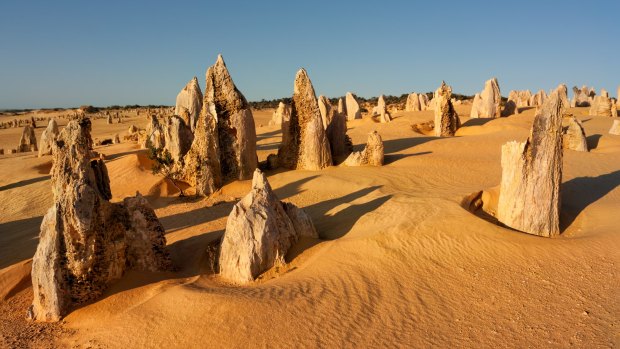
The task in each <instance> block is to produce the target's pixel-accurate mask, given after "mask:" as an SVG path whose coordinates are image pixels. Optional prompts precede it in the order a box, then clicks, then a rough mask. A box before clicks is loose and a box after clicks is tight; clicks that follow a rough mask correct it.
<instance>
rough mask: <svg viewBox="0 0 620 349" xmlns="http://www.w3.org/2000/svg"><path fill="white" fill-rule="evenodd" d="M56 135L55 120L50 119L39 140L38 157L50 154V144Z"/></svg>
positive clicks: (56, 124)
mask: <svg viewBox="0 0 620 349" xmlns="http://www.w3.org/2000/svg"><path fill="white" fill-rule="evenodd" d="M57 136H58V123H56V120H54V119H50V121H49V123H48V124H47V128H45V130H44V131H43V133H42V134H41V139H40V140H39V157H42V156H43V155H51V154H52V145H53V143H54V142H55V141H56V137H57Z"/></svg>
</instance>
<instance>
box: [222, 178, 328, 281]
mask: <svg viewBox="0 0 620 349" xmlns="http://www.w3.org/2000/svg"><path fill="white" fill-rule="evenodd" d="M302 236H308V237H313V238H318V234H317V232H316V230H315V228H314V225H313V224H312V220H311V219H310V217H309V216H308V215H307V214H306V213H305V212H304V211H303V210H301V209H299V208H297V207H296V206H294V205H292V204H290V203H282V202H281V201H280V200H278V198H277V197H276V195H275V194H274V192H273V190H272V189H271V186H270V185H269V182H268V181H267V179H266V177H265V175H264V174H263V173H262V172H261V171H260V170H256V171H255V173H254V178H253V180H252V190H251V191H250V193H248V194H247V195H246V196H245V197H244V198H242V199H241V200H240V201H239V202H238V203H237V204H236V205H235V206H234V207H233V209H232V211H231V213H230V215H229V216H228V221H227V222H226V232H225V233H224V236H223V238H222V244H221V248H220V256H219V265H220V275H221V277H222V278H224V279H226V280H228V281H231V282H233V283H238V284H244V283H248V282H251V281H253V280H254V279H256V278H257V277H258V276H259V275H260V274H262V273H263V272H265V271H267V270H268V269H270V268H272V267H273V266H274V265H276V264H278V263H284V256H286V254H287V252H288V250H289V249H290V248H291V246H293V245H294V244H295V243H296V242H297V241H298V239H299V238H300V237H302Z"/></svg>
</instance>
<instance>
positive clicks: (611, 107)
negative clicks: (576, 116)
mask: <svg viewBox="0 0 620 349" xmlns="http://www.w3.org/2000/svg"><path fill="white" fill-rule="evenodd" d="M614 114H615V115H614ZM588 115H591V116H607V117H612V116H614V117H615V116H616V115H617V112H616V106H615V103H613V102H612V100H611V99H610V98H609V94H608V93H607V91H605V90H601V95H600V96H595V97H594V98H593V99H592V101H591V104H590V109H589V111H588Z"/></svg>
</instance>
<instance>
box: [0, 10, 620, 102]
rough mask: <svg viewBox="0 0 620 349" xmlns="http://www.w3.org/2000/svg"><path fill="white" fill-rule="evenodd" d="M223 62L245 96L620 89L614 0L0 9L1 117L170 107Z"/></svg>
mask: <svg viewBox="0 0 620 349" xmlns="http://www.w3.org/2000/svg"><path fill="white" fill-rule="evenodd" d="M218 53H222V54H223V56H224V60H225V61H226V64H227V66H228V68H229V70H230V72H231V75H232V77H233V79H234V81H235V83H236V85H237V87H238V88H239V89H240V90H241V91H242V92H243V93H244V94H245V96H246V98H247V99H248V100H260V99H262V98H265V99H272V98H279V97H286V96H290V95H291V94H292V92H293V81H294V77H295V73H296V71H297V70H298V69H299V68H300V67H305V68H306V70H307V71H308V73H309V75H310V78H311V79H312V82H313V84H314V87H315V90H316V92H317V94H324V95H327V96H331V97H335V96H341V95H344V93H345V92H346V91H352V92H355V93H357V94H358V95H361V96H364V97H370V96H376V95H379V94H381V93H383V94H392V95H400V94H402V93H408V92H412V91H416V92H426V91H432V90H434V89H436V88H437V86H439V84H440V82H441V80H446V82H447V83H448V84H450V85H451V86H452V88H453V91H454V92H456V93H462V94H474V93H475V92H477V91H479V90H481V89H482V88H483V85H484V81H485V80H487V79H489V78H491V77H493V76H496V77H497V78H498V79H499V83H500V87H501V90H502V95H504V96H506V95H508V92H509V90H511V89H530V90H538V89H540V88H543V89H545V90H549V89H550V88H552V87H555V86H556V85H557V84H558V83H561V82H564V83H566V84H567V85H568V87H569V89H570V88H571V87H572V86H573V85H579V86H581V85H583V84H587V85H588V86H593V87H595V88H596V89H597V92H598V90H599V89H600V88H605V89H607V90H608V91H610V93H611V95H612V96H616V89H617V87H618V85H619V84H620V0H607V1H597V0H593V1H586V0H580V1H573V0H568V1H544V0H534V1H530V0H527V1H497V0H496V1H475V0H469V1H446V0H444V1H433V0H426V1H372V2H371V1H363V0H360V1H346V2H345V1H336V0H332V1H295V0H288V1H268V0H265V1H258V0H254V1H225V0H220V1H189V0H186V1H181V2H179V1H174V2H173V1H166V2H164V1H129V0H126V1H86V0H84V1H64V0H58V1H49V0H46V1H27V0H19V1H12V0H2V1H1V2H0V109H7V108H42V107H70V106H79V105H83V104H91V105H95V106H107V105H114V104H119V105H126V104H142V105H145V104H167V105H173V104H174V102H175V98H176V95H177V93H178V92H179V90H180V89H181V88H183V86H184V85H185V84H186V83H187V82H188V81H189V80H190V79H191V78H192V77H193V76H197V77H198V80H199V82H200V85H201V88H202V89H203V90H204V87H205V86H204V81H205V71H206V69H207V67H208V66H210V65H212V64H213V63H214V62H215V59H216V57H217V54H218Z"/></svg>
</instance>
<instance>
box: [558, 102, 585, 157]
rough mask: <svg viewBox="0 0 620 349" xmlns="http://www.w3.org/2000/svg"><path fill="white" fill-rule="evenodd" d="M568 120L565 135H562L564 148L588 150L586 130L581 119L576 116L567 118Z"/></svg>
mask: <svg viewBox="0 0 620 349" xmlns="http://www.w3.org/2000/svg"><path fill="white" fill-rule="evenodd" d="M563 105H564V104H563ZM567 120H568V126H567V127H565V128H564V135H563V137H562V144H563V147H564V149H570V150H575V151H588V143H587V141H586V131H585V130H584V129H583V125H582V124H581V121H579V120H577V118H575V117H574V116H571V117H569V118H567Z"/></svg>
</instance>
